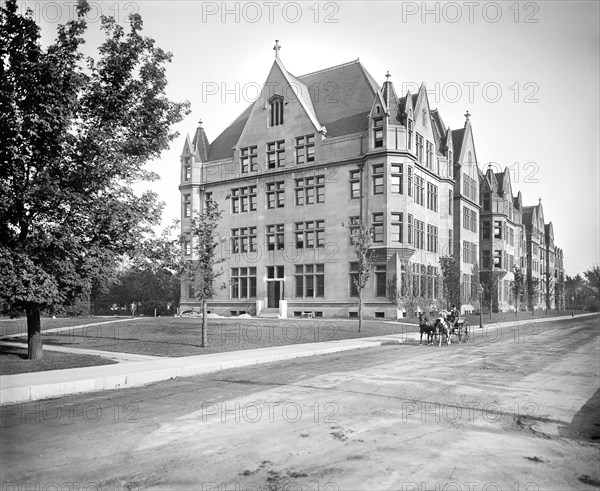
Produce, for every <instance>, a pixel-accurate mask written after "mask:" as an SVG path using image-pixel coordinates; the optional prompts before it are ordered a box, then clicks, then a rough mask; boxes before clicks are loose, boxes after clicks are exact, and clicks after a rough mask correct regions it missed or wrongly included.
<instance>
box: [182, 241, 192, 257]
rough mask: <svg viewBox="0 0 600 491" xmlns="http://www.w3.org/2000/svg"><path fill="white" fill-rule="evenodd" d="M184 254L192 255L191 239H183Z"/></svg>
mask: <svg viewBox="0 0 600 491" xmlns="http://www.w3.org/2000/svg"><path fill="white" fill-rule="evenodd" d="M183 254H184V255H186V256H191V255H192V241H191V240H190V239H189V237H186V238H184V239H183Z"/></svg>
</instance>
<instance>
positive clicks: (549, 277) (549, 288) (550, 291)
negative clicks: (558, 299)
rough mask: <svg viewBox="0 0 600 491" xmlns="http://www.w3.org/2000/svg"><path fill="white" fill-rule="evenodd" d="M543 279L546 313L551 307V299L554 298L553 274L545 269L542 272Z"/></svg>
mask: <svg viewBox="0 0 600 491" xmlns="http://www.w3.org/2000/svg"><path fill="white" fill-rule="evenodd" d="M544 279H545V280H546V284H545V289H546V291H544V301H545V303H546V313H548V311H549V310H551V309H552V301H553V300H554V275H553V274H552V273H551V272H549V271H546V272H545V273H544Z"/></svg>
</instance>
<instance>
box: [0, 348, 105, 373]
mask: <svg viewBox="0 0 600 491" xmlns="http://www.w3.org/2000/svg"><path fill="white" fill-rule="evenodd" d="M113 363H116V362H114V361H112V360H107V359H105V358H101V357H99V356H91V355H75V354H71V353H57V352H55V351H45V352H44V357H43V358H42V359H41V360H28V359H27V348H26V347H25V348H13V347H9V346H0V375H12V374H15V373H30V372H43V371H46V370H62V369H64V368H80V367H91V366H96V365H112V364H113Z"/></svg>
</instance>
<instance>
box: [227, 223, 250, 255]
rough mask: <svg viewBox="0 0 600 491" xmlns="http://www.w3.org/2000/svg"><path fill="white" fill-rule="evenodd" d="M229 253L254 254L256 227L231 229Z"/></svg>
mask: <svg viewBox="0 0 600 491" xmlns="http://www.w3.org/2000/svg"><path fill="white" fill-rule="evenodd" d="M231 252H232V253H233V254H237V253H239V252H256V227H242V228H232V229H231Z"/></svg>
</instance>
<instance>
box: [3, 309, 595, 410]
mask: <svg viewBox="0 0 600 491" xmlns="http://www.w3.org/2000/svg"><path fill="white" fill-rule="evenodd" d="M591 315H597V314H596V313H591V314H580V315H577V316H575V317H586V316H591ZM566 318H567V319H569V317H566ZM561 319H565V316H562V317H550V318H544V319H530V320H517V321H516V322H502V323H496V324H489V325H486V326H484V328H485V329H486V330H487V329H501V328H502V327H507V326H515V325H519V326H521V325H527V324H532V323H541V322H550V321H556V320H561ZM571 319H572V318H571ZM471 330H472V331H471V332H473V331H475V330H476V331H477V332H478V331H479V330H478V326H475V325H472V326H471ZM482 332H484V331H482ZM418 338H419V333H418V332H416V333H400V334H390V335H384V336H374V337H369V338H355V339H345V340H339V341H325V342H320V343H305V344H294V345H284V346H273V347H269V348H257V349H252V350H244V351H227V352H222V353H212V354H207V355H196V356H188V357H179V358H160V359H157V360H149V361H138V362H135V363H122V364H116V365H102V366H94V367H83V368H69V369H66V370H52V371H48V372H32V373H23V374H16V375H2V376H0V404H2V405H5V404H15V403H23V402H29V401H37V400H40V399H48V398H55V397H61V396H66V395H72V394H78V393H85V392H96V391H101V390H113V389H124V388H129V387H139V386H142V385H146V384H150V383H153V382H160V381H163V380H169V379H174V378H178V377H192V376H195V375H202V374H207V373H214V372H219V371H221V370H226V369H229V368H240V367H246V366H252V365H260V364H263V363H272V362H276V361H284V360H292V359H295V358H304V357H307V356H317V355H326V354H331V353H339V352H343V351H350V350H355V349H361V348H372V347H378V346H382V345H389V344H402V343H404V342H406V341H407V340H411V341H413V340H414V341H418Z"/></svg>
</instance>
